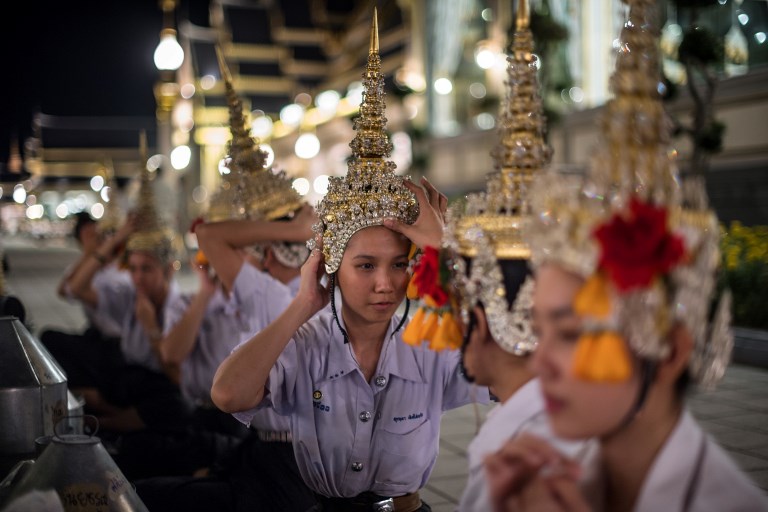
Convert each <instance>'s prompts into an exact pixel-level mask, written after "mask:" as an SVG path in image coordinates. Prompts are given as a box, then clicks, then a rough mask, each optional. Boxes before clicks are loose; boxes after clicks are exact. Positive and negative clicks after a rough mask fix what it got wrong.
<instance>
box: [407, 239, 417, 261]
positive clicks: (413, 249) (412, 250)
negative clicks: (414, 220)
mask: <svg viewBox="0 0 768 512" xmlns="http://www.w3.org/2000/svg"><path fill="white" fill-rule="evenodd" d="M418 250H419V246H418V245H416V244H414V243H413V242H411V248H410V249H409V250H408V259H409V260H412V259H413V258H414V257H415V256H416V251H418Z"/></svg>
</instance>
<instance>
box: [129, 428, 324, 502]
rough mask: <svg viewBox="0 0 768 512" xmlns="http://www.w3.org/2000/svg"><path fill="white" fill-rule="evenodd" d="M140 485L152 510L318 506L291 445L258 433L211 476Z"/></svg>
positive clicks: (153, 479)
mask: <svg viewBox="0 0 768 512" xmlns="http://www.w3.org/2000/svg"><path fill="white" fill-rule="evenodd" d="M134 483H135V485H136V491H137V493H138V494H139V497H140V498H141V499H142V501H144V504H145V505H146V506H147V508H148V509H149V510H150V511H152V512H154V511H163V510H184V511H185V512H190V511H191V512H197V511H200V512H203V511H205V512H208V511H211V510H217V511H221V512H246V511H250V512H258V511H270V512H272V511H286V512H293V511H295V512H305V511H308V510H313V508H314V507H315V505H316V501H315V497H314V494H313V493H312V491H310V490H309V488H308V487H307V486H306V485H305V484H304V482H303V480H302V479H301V475H300V474H299V468H298V466H297V465H296V459H295V458H294V455H293V447H292V446H291V444H290V443H283V442H263V441H260V440H259V438H258V437H257V435H256V433H255V432H253V431H251V434H250V435H249V436H248V437H247V438H246V439H245V440H244V441H243V442H242V443H241V444H239V445H238V446H237V448H236V449H235V450H233V451H232V452H231V454H230V457H229V458H228V459H227V460H225V461H223V464H222V467H220V468H219V469H217V470H216V472H215V474H214V475H212V476H210V477H206V478H152V479H145V480H138V481H136V482H134Z"/></svg>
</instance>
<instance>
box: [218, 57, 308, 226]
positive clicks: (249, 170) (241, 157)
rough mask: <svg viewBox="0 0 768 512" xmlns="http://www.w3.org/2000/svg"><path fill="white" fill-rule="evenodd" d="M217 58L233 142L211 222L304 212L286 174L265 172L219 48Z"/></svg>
mask: <svg viewBox="0 0 768 512" xmlns="http://www.w3.org/2000/svg"><path fill="white" fill-rule="evenodd" d="M216 55H217V57H218V59H219V67H220V69H221V76H222V79H223V80H224V86H225V89H226V96H227V105H228V107H229V129H230V132H231V133H232V140H231V141H230V143H229V169H230V172H229V174H226V175H224V176H223V177H222V183H221V187H220V189H219V191H218V192H217V194H216V195H215V196H214V197H213V198H212V199H211V205H210V207H209V213H208V220H225V219H241V218H246V217H248V218H252V219H267V220H274V219H279V218H281V217H285V216H287V215H289V214H291V213H293V212H295V211H296V210H298V209H299V208H301V206H302V204H303V202H302V200H301V197H300V196H299V194H298V193H297V192H296V191H295V190H294V189H293V187H292V186H291V182H290V180H289V179H288V177H287V176H286V175H285V173H284V172H283V171H280V172H279V173H275V172H272V170H270V169H267V168H266V166H265V164H266V158H267V154H266V153H265V152H264V151H262V150H261V149H260V148H259V141H258V139H256V138H255V137H253V136H252V135H251V133H250V128H249V127H248V125H247V123H246V118H245V114H244V113H243V103H242V101H241V100H240V98H239V97H238V96H237V92H236V91H235V89H234V86H233V85H232V75H231V73H230V72H229V68H228V67H227V64H226V61H225V60H224V56H223V55H222V53H221V49H220V48H219V47H218V46H217V47H216Z"/></svg>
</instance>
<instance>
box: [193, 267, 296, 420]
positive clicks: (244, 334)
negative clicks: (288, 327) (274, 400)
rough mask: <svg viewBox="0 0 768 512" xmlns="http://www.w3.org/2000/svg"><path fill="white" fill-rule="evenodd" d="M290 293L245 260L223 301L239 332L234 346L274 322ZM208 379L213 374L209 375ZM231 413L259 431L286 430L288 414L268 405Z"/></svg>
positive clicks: (237, 345) (289, 298)
mask: <svg viewBox="0 0 768 512" xmlns="http://www.w3.org/2000/svg"><path fill="white" fill-rule="evenodd" d="M294 281H295V280H294ZM296 289H297V290H298V288H296ZM294 293H295V292H293V291H292V289H291V288H290V287H289V286H286V285H284V284H283V283H281V282H280V281H278V280H277V279H275V278H274V277H272V276H270V275H269V274H267V273H266V272H262V271H261V270H259V269H257V268H256V267H254V266H253V265H251V264H249V263H244V264H243V266H242V267H241V268H240V272H238V274H237V277H236V278H235V282H234V284H233V286H232V294H231V297H230V303H229V304H228V305H227V308H228V315H227V318H230V319H233V320H236V321H237V323H238V327H239V329H240V335H239V336H238V338H237V342H238V343H239V344H238V343H236V347H239V346H240V345H242V344H243V343H245V342H246V341H248V340H249V339H250V338H251V337H253V336H254V335H255V334H256V333H258V332H259V331H261V330H262V329H264V328H265V327H266V326H268V325H269V324H271V323H272V322H274V321H275V320H276V319H277V317H279V316H280V315H281V314H282V312H283V311H285V309H286V308H287V307H288V305H289V304H290V303H291V300H293V296H294ZM230 352H231V350H230ZM227 354H229V352H227ZM223 360H224V358H222V361H223ZM219 363H221V361H219ZM214 372H215V371H214ZM212 382H213V376H211V383H212ZM210 390H211V384H209V385H208V391H209V393H210ZM234 416H235V418H237V419H238V420H240V421H241V422H242V423H245V424H246V425H250V426H252V427H253V428H255V429H257V430H260V431H271V432H288V431H289V430H290V422H289V420H288V418H286V417H284V416H280V415H279V414H276V413H275V411H273V410H271V409H259V410H253V411H249V412H247V413H239V414H238V413H236V414H235V415H234Z"/></svg>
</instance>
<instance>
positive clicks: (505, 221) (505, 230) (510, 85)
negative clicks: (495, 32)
mask: <svg viewBox="0 0 768 512" xmlns="http://www.w3.org/2000/svg"><path fill="white" fill-rule="evenodd" d="M529 15H530V10H529V8H528V2H527V0H518V4H517V14H516V19H515V33H514V35H513V39H512V44H511V45H510V49H511V53H510V55H509V56H508V57H507V80H506V95H505V98H504V101H503V102H502V106H501V110H500V113H499V118H498V129H497V137H498V140H497V143H496V146H495V148H494V149H493V150H492V151H491V156H492V157H493V161H494V168H495V172H494V173H492V174H490V175H489V177H488V183H487V185H486V192H485V194H472V195H470V196H468V197H467V202H466V205H465V206H464V210H463V211H461V212H456V211H455V212H454V215H455V217H456V220H455V235H456V240H457V241H458V243H459V250H460V252H461V253H462V254H463V255H464V256H469V257H472V256H474V255H475V254H476V250H477V244H476V243H475V242H474V240H473V239H472V236H470V235H469V233H470V231H469V228H470V226H475V225H477V226H479V227H480V228H481V229H483V230H484V231H485V232H486V234H487V235H488V236H489V237H490V238H491V240H492V242H493V249H494V253H495V255H496V257H498V258H505V259H506V258H527V257H528V255H529V254H530V251H529V249H528V246H527V244H526V243H525V242H524V241H523V239H522V232H521V227H522V222H523V221H524V220H525V218H527V217H528V216H529V215H530V214H531V208H530V203H529V201H528V192H529V189H530V186H531V183H532V181H533V179H534V176H535V175H536V174H537V173H539V172H541V171H542V170H544V169H545V168H546V167H547V166H548V165H549V162H550V160H551V159H552V149H551V148H550V147H549V145H548V144H547V143H546V142H545V140H544V136H545V133H546V129H547V126H546V119H545V118H544V109H543V106H542V101H541V96H540V95H539V82H538V79H537V69H538V58H537V57H536V55H535V54H534V46H533V34H532V33H531V30H530V28H529V25H530V20H529Z"/></svg>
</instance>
